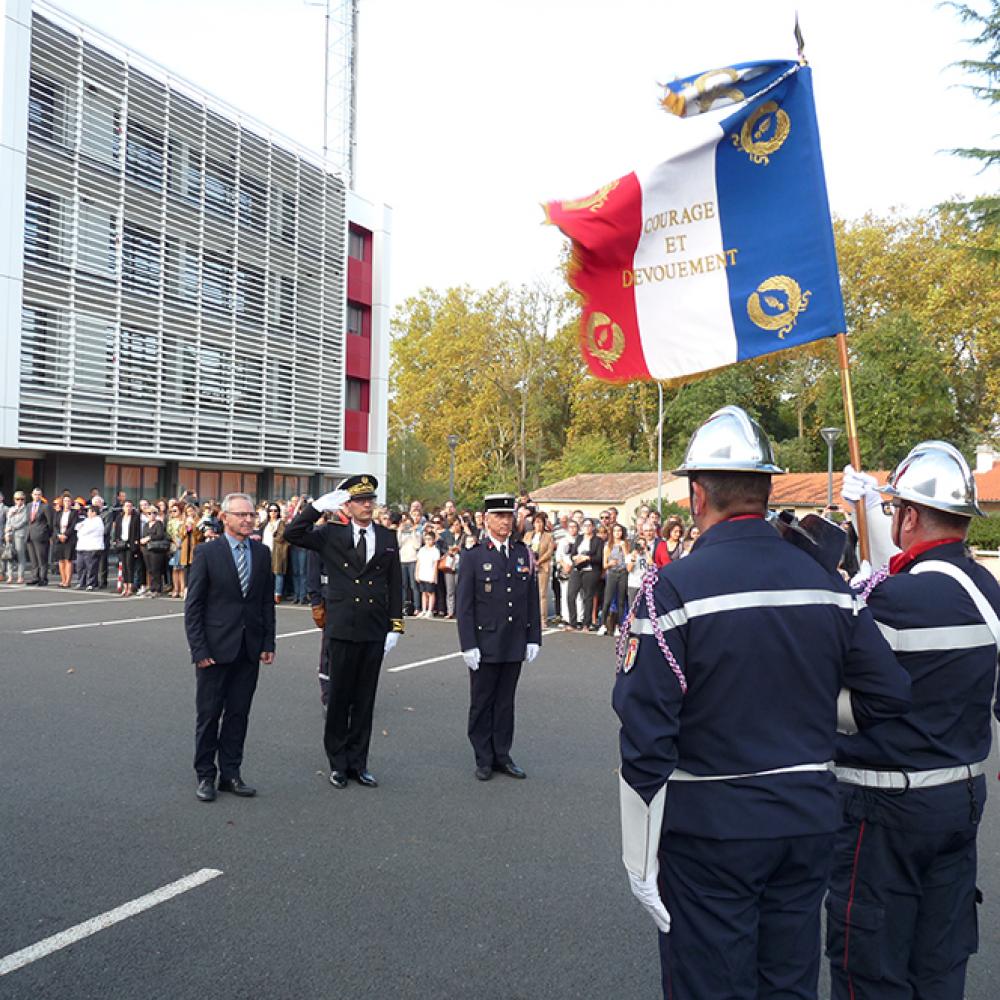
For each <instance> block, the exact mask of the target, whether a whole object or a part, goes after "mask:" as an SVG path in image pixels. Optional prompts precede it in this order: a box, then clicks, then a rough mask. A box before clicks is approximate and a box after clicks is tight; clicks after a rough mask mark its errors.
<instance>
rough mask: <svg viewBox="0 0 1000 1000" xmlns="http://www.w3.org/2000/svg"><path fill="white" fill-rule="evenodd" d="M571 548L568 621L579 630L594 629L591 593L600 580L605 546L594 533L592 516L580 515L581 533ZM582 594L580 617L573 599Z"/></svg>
mask: <svg viewBox="0 0 1000 1000" xmlns="http://www.w3.org/2000/svg"><path fill="white" fill-rule="evenodd" d="M571 551H572V561H573V571H572V572H571V573H570V576H569V597H568V601H569V623H570V625H571V626H572V627H573V628H574V629H576V630H577V631H578V632H579V631H581V630H582V629H583V628H587V629H589V630H590V631H591V632H595V631H597V624H596V622H595V621H594V617H595V613H594V595H595V594H596V593H597V585H598V583H600V578H601V567H602V565H603V564H604V546H603V543H602V542H601V540H600V539H599V538H598V537H597V532H596V528H595V525H594V522H593V520H592V519H591V518H589V517H585V518H584V519H583V534H582V535H580V536H578V537H577V539H576V542H575V543H574V546H573V549H572V550H571ZM577 596H582V598H583V618H584V620H583V621H582V622H581V621H580V620H579V619H578V618H577V613H576V611H577V608H576V599H577Z"/></svg>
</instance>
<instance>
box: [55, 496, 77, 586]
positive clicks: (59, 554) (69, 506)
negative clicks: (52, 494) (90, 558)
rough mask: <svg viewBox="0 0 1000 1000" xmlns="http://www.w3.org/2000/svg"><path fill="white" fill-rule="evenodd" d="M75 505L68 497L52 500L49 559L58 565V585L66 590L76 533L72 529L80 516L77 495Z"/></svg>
mask: <svg viewBox="0 0 1000 1000" xmlns="http://www.w3.org/2000/svg"><path fill="white" fill-rule="evenodd" d="M77 503H78V504H79V506H77V505H76V504H75V503H73V501H71V500H70V498H69V497H65V496H64V497H56V498H55V500H53V502H52V518H53V528H52V551H51V552H50V553H49V559H50V560H51V561H52V562H54V563H56V564H57V565H58V566H59V586H60V588H61V589H62V590H67V589H68V588H69V586H70V584H71V583H72V582H73V557H74V555H75V551H74V550H75V548H76V535H75V533H74V531H73V529H74V528H75V527H76V522H77V521H78V520H79V519H80V517H81V516H82V514H81V512H82V510H83V498H82V497H77Z"/></svg>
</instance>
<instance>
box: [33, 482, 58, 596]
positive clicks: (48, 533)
mask: <svg viewBox="0 0 1000 1000" xmlns="http://www.w3.org/2000/svg"><path fill="white" fill-rule="evenodd" d="M53 521H54V518H53V515H52V508H51V507H50V506H49V504H48V501H47V500H46V499H45V497H43V496H42V491H41V490H40V489H39V488H38V487H37V486H36V487H35V488H34V489H33V490H32V491H31V503H29V504H28V545H27V548H28V562H29V563H30V564H31V571H32V576H33V579H31V580H29V581H28V586H35V585H37V586H39V587H46V586H48V582H49V539H50V538H52V524H53Z"/></svg>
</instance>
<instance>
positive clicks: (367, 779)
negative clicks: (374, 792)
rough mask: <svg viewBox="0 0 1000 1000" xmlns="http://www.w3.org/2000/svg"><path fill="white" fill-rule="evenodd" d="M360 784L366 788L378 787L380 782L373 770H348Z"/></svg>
mask: <svg viewBox="0 0 1000 1000" xmlns="http://www.w3.org/2000/svg"><path fill="white" fill-rule="evenodd" d="M347 773H348V774H349V775H350V776H351V777H352V778H353V779H354V780H355V781H356V782H357V783H358V784H359V785H364V786H365V788H378V782H377V781H376V780H375V775H374V774H372V773H371V771H348V772H347Z"/></svg>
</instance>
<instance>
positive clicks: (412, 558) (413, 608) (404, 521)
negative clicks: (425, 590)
mask: <svg viewBox="0 0 1000 1000" xmlns="http://www.w3.org/2000/svg"><path fill="white" fill-rule="evenodd" d="M396 540H397V541H398V542H399V565H400V567H401V569H402V571H403V614H404V615H415V614H417V613H418V611H419V608H420V600H419V598H418V595H419V593H420V591H419V590H418V589H417V578H416V576H414V569H415V568H416V565H417V550H418V549H419V548H420V532H419V531H418V530H417V529H416V528H415V527H414V526H413V518H412V517H410V515H409V514H404V515H403V516H402V517H401V518H400V519H399V528H398V530H397V531H396Z"/></svg>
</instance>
